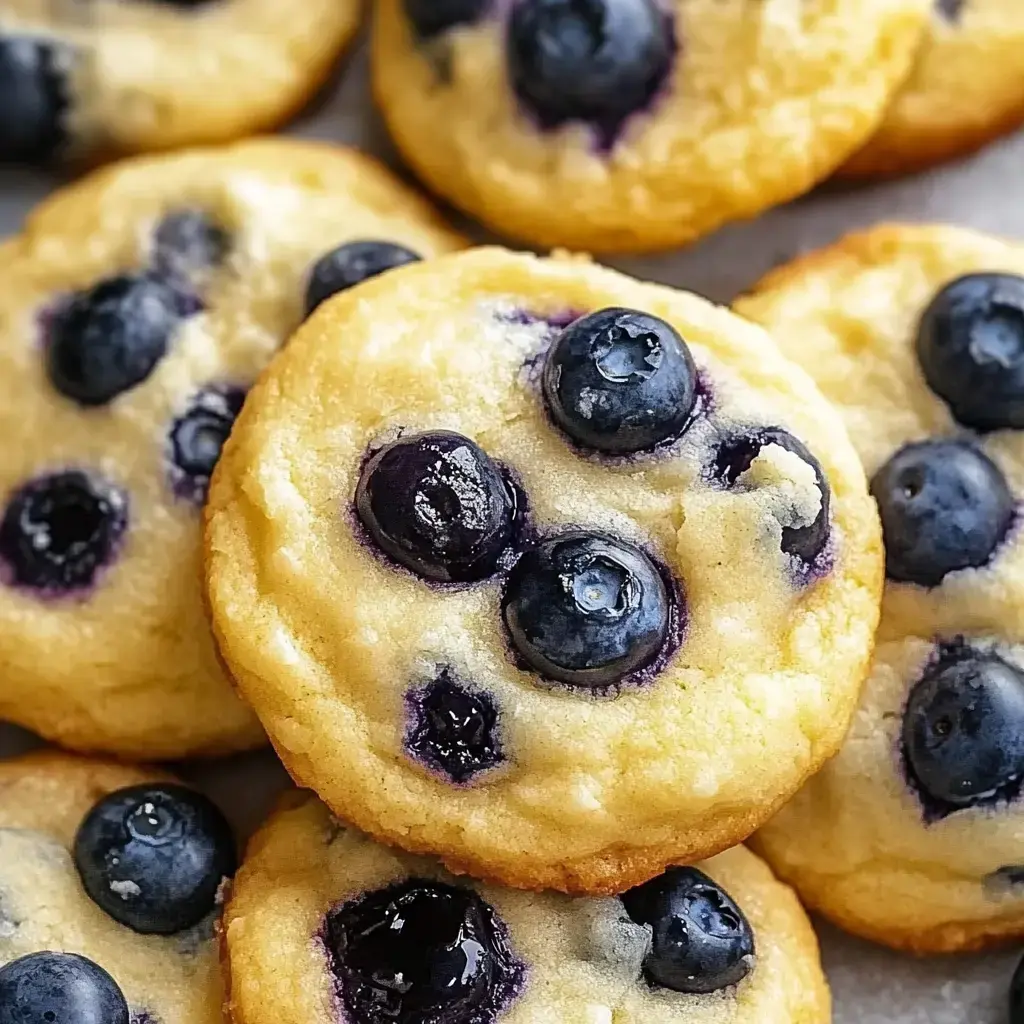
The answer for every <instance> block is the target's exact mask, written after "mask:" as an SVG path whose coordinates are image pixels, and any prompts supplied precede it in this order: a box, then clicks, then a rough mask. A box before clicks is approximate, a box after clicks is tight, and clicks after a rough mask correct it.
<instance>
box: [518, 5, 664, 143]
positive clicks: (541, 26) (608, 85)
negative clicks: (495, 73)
mask: <svg viewBox="0 0 1024 1024" xmlns="http://www.w3.org/2000/svg"><path fill="white" fill-rule="evenodd" d="M506 49H507V61H508V70H509V75H510V77H511V81H512V87H513V89H514V90H515V93H516V95H517V96H518V97H519V99H520V101H521V102H522V103H523V104H524V105H525V106H526V108H527V109H528V110H529V111H530V112H531V113H532V114H533V115H534V117H536V119H537V121H538V122H539V123H540V124H541V126H542V127H544V128H554V127H557V126H558V125H562V124H565V123H566V122H569V121H583V122H586V123H588V124H590V125H592V126H593V127H594V128H595V129H596V130H597V132H598V134H599V136H600V140H601V143H602V145H605V146H610V145H611V144H612V143H613V142H614V141H615V138H616V136H617V135H618V133H619V131H620V129H621V127H622V124H623V122H624V121H625V120H626V118H628V117H629V116H630V115H631V114H634V113H636V112H637V111H639V110H641V109H643V108H644V107H646V106H648V105H649V104H650V103H651V101H652V100H653V98H654V96H655V94H656V93H657V92H658V91H659V90H660V88H661V86H662V84H663V83H664V81H665V79H666V78H667V76H668V73H669V70H670V69H671V66H672V59H673V55H674V51H675V39H674V37H673V32H672V25H671V21H670V19H669V18H668V17H667V16H666V14H665V13H664V12H663V11H662V10H661V9H660V8H659V7H658V5H657V4H656V3H655V2H654V0H515V4H514V6H513V8H512V15H511V18H510V20H509V28H508V41H507V44H506Z"/></svg>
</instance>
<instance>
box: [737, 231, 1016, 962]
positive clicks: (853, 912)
mask: <svg viewBox="0 0 1024 1024" xmlns="http://www.w3.org/2000/svg"><path fill="white" fill-rule="evenodd" d="M739 308H740V309H741V310H742V311H743V312H744V313H746V314H747V315H749V316H751V317H753V318H756V319H759V320H761V321H762V322H764V323H765V324H766V325H768V327H769V328H770V329H771V330H772V331H774V333H775V336H776V337H777V338H778V340H779V342H780V344H781V345H782V347H783V348H784V350H785V351H786V352H787V353H788V355H790V356H791V357H792V358H793V359H794V360H797V361H799V362H801V363H802V364H803V365H804V366H805V367H806V368H807V369H808V371H809V372H810V373H811V374H812V375H813V376H814V378H815V380H816V381H817V383H818V385H819V386H820V387H821V389H822V390H823V391H824V392H825V394H826V395H827V396H828V397H829V398H831V399H832V400H833V402H834V403H835V405H836V406H837V408H838V409H839V411H840V412H841V413H842V415H843V417H844V419H845V420H846V424H847V428H848V429H849V431H850V436H851V438H852V440H853V442H854V444H855V445H856V446H857V448H858V450H859V451H860V453H861V455H862V456H863V459H864V463H865V466H866V469H867V471H868V474H869V475H870V476H871V491H872V494H873V495H874V497H875V499H876V500H877V502H878V506H879V510H880V512H881V519H882V525H883V532H884V540H885V550H886V575H887V577H888V580H887V585H886V589H885V597H884V600H883V605H882V620H881V625H880V628H879V634H878V646H877V649H876V655H875V662H874V668H873V671H872V673H871V675H870V677H869V679H868V682H867V685H866V688H865V690H864V694H863V697H862V699H861V704H860V708H859V711H858V713H857V715H856V716H855V718H854V723H853V727H852V730H851V732H850V736H849V738H848V740H847V742H846V744H845V746H844V747H843V749H842V751H841V753H840V754H839V755H838V756H837V757H836V758H835V759H833V760H832V761H831V762H829V764H828V765H826V767H825V768H824V769H823V770H822V772H821V773H820V774H819V775H817V776H816V777H815V778H814V779H812V780H811V781H810V782H809V783H808V784H807V786H806V787H805V788H804V789H803V791H802V792H801V793H800V794H799V795H798V796H797V797H796V799H795V800H794V801H793V802H792V803H791V804H789V805H788V806H787V807H786V808H785V809H784V810H783V811H782V812H781V813H780V814H779V815H778V816H777V817H776V818H775V819H774V820H773V821H772V822H771V823H770V824H769V825H768V826H767V827H766V828H765V829H763V830H762V831H761V833H760V835H759V840H758V842H759V848H760V849H761V850H762V851H763V852H764V853H765V855H766V856H767V857H768V859H769V861H770V862H771V863H772V864H773V866H774V867H775V868H776V870H777V871H778V872H779V873H780V874H781V875H782V877H784V878H785V879H787V880H789V881H791V882H792V883H793V884H794V885H796V886H797V888H798V889H799V891H800V892H801V894H802V895H803V897H804V899H805V900H806V902H808V903H809V904H811V905H812V906H814V907H817V908H818V909H820V910H822V911H823V912H824V913H825V914H827V915H828V916H830V917H832V918H834V919H835V920H836V921H838V922H839V923H840V924H842V925H844V926H846V927H847V928H849V929H850V930H852V931H855V932H858V933H860V934H862V935H866V936H868V937H870V938H873V939H876V940H879V941H882V942H886V943H889V944H891V945H894V946H900V947H909V948H912V949H917V950H923V951H929V950H952V949H960V948H964V947H970V946H979V945H982V944H984V943H986V942H988V941H992V940H996V939H1002V938H1010V937H1014V936H1020V935H1024V803H1022V802H1021V787H1022V784H1024V538H1022V536H1021V530H1020V523H1021V503H1020V501H1021V496H1022V495H1024V247H1021V246H1020V245H1017V244H1013V243H1009V242H1003V241H1000V240H997V239H994V238H987V237H985V236H982V235H978V234H974V233H972V232H968V231H962V230H959V229H956V228H948V227H911V226H884V227H880V228H876V229H875V230H873V231H869V232H867V233H865V234H860V235H853V236H850V237H848V238H846V239H844V240H842V241H841V242H839V243H838V244H837V245H835V246H833V247H832V248H830V249H826V250H824V251H823V252H817V253H813V254H811V255H810V256H808V257H806V258H805V259H803V260H800V261H798V262H797V263H795V264H793V265H791V266H789V267H786V268H783V269H782V270H780V271H777V272H776V273H775V274H773V275H771V276H770V277H769V278H768V279H767V280H766V281H764V282H763V283H762V285H761V286H760V287H759V288H758V290H757V291H756V293H755V294H754V295H753V296H752V297H750V298H748V299H746V300H745V301H743V302H741V303H740V306H739ZM809 837H813V839H812V840H811V841H809Z"/></svg>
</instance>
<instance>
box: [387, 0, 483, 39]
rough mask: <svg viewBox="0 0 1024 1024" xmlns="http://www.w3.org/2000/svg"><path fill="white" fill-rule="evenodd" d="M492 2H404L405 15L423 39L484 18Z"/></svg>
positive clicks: (479, 0)
mask: <svg viewBox="0 0 1024 1024" xmlns="http://www.w3.org/2000/svg"><path fill="white" fill-rule="evenodd" d="M490 3H491V0H404V4H405V14H406V17H408V19H409V21H410V22H411V23H412V27H413V28H414V29H415V30H416V34H417V35H418V36H419V37H420V38H421V39H429V38H431V36H437V35H440V34H441V33H442V32H447V31H448V30H449V29H453V28H455V27H456V26H457V25H471V24H472V23H473V22H475V21H479V20H480V18H482V17H483V15H484V12H485V11H486V10H487V8H488V7H489V6H490Z"/></svg>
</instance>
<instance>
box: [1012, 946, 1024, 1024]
mask: <svg viewBox="0 0 1024 1024" xmlns="http://www.w3.org/2000/svg"><path fill="white" fill-rule="evenodd" d="M1010 1024H1024V959H1022V960H1021V961H1020V963H1018V964H1017V969H1016V970H1015V971H1014V972H1013V979H1012V980H1011V982H1010Z"/></svg>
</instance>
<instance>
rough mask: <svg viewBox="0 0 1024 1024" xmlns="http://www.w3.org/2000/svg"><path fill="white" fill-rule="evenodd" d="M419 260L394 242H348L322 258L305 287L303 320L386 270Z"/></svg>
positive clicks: (415, 254) (417, 255)
mask: <svg viewBox="0 0 1024 1024" xmlns="http://www.w3.org/2000/svg"><path fill="white" fill-rule="evenodd" d="M420 259H422V257H421V256H420V255H419V254H418V253H415V252H413V251H412V249H407V248H406V247H405V246H404V245H396V244H395V243H394V242H348V243H347V244H345V245H339V246H338V248H337V249H332V250H331V251H330V252H329V253H327V254H326V255H324V256H321V257H320V259H318V260H317V261H316V263H315V264H314V265H313V269H312V271H310V275H309V282H308V284H307V285H306V316H307V317H308V316H309V315H310V314H311V313H312V312H313V310H315V309H316V308H317V306H319V305H320V304H321V303H322V302H325V301H326V300H327V299H329V298H330V297H331V296H332V295H337V294H338V293H339V292H343V291H346V290H347V289H349V288H353V287H355V286H356V285H357V284H362V282H363V281H367V280H369V279H370V278H371V277H376V276H377V275H378V274H383V273H384V271H385V270H394V269H395V267H404V266H405V265H406V264H407V263H417V262H419V260H420Z"/></svg>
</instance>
